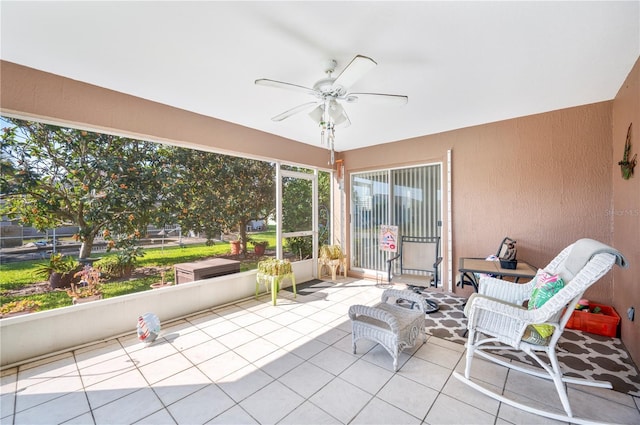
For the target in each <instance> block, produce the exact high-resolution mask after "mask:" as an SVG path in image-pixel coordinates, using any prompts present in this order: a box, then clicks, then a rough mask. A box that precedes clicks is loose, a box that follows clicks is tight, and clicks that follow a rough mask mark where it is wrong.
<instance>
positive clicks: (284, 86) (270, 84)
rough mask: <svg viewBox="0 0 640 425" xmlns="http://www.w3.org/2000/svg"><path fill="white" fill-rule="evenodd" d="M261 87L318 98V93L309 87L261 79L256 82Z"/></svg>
mask: <svg viewBox="0 0 640 425" xmlns="http://www.w3.org/2000/svg"><path fill="white" fill-rule="evenodd" d="M255 83H256V84H257V85H259V86H267V87H275V88H279V89H286V90H294V91H298V92H304V93H307V94H311V95H314V96H316V95H317V94H318V92H317V91H316V90H314V89H311V88H309V87H304V86H299V85H297V84H291V83H285V82H283V81H276V80H269V79H268V78H260V79H258V80H256V81H255Z"/></svg>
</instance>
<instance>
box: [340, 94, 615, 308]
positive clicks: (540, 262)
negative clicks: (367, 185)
mask: <svg viewBox="0 0 640 425" xmlns="http://www.w3.org/2000/svg"><path fill="white" fill-rule="evenodd" d="M611 108H612V104H611V102H603V103H597V104H593V105H586V106H581V107H576V108H570V109H563V110H559V111H554V112H548V113H544V114H539V115H532V116H527V117H523V118H517V119H512V120H507V121H501V122H497V123H491V124H486V125H481V126H476V127H470V128H465V129H460V130H455V131H451V132H447V133H442V134H437V135H432V136H424V137H420V138H416V139H413V140H405V141H401V142H396V143H390V144H385V145H379V146H375V147H371V148H368V149H360V150H354V151H349V152H345V153H344V155H343V158H344V161H345V165H346V167H347V169H348V171H349V172H352V171H356V170H361V169H375V168H383V167H388V166H389V165H390V164H393V165H407V164H415V163H421V162H430V161H433V160H437V159H440V160H444V158H445V157H446V151H447V150H448V149H451V151H452V166H451V168H452V211H453V213H452V235H453V237H452V240H453V243H452V245H453V270H454V273H455V270H456V268H457V264H458V258H459V257H473V256H478V257H484V256H487V255H489V254H492V253H495V251H496V249H497V246H498V244H499V243H500V241H501V240H502V238H503V237H504V236H510V237H512V238H514V239H516V240H517V241H518V258H520V259H522V260H525V261H528V262H529V263H531V264H533V265H535V266H537V267H544V266H545V265H546V264H548V263H549V261H550V260H551V259H552V258H553V257H555V256H556V254H558V252H560V250H562V249H563V248H564V247H566V246H567V245H568V244H570V243H572V242H574V241H575V240H577V239H580V238H584V237H589V238H593V239H597V240H600V241H602V242H604V243H607V244H608V243H611V225H610V221H611V220H610V217H609V214H608V210H609V208H610V202H611V179H610V175H611V169H612V164H611V159H610V158H611V155H612V146H611ZM347 193H348V192H347ZM444 193H445V194H446V193H447V191H446V189H445V190H444ZM347 205H348V203H347ZM445 205H446V202H445ZM443 234H445V235H446V230H445V231H443ZM445 248H446V247H445ZM443 251H445V252H446V249H444V250H443ZM453 277H454V281H455V275H454V276H453ZM611 282H612V279H611V275H608V276H606V277H605V278H603V279H602V281H600V282H599V283H598V284H597V285H595V286H594V287H592V289H591V290H590V293H589V296H590V297H591V298H592V299H593V300H594V301H595V300H597V301H600V302H602V303H611V301H612V299H611ZM471 291H472V288H471V287H465V289H464V291H460V290H459V288H458V292H461V293H464V294H469V293H471Z"/></svg>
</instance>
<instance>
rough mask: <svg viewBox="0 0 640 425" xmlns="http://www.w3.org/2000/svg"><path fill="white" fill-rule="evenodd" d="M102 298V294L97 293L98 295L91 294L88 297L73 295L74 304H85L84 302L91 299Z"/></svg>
mask: <svg viewBox="0 0 640 425" xmlns="http://www.w3.org/2000/svg"><path fill="white" fill-rule="evenodd" d="M101 299H102V294H97V295H90V296H88V297H73V301H72V303H73V305H76V304H84V303H88V302H91V301H97V300H101Z"/></svg>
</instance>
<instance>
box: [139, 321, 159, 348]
mask: <svg viewBox="0 0 640 425" xmlns="http://www.w3.org/2000/svg"><path fill="white" fill-rule="evenodd" d="M137 331H138V339H139V340H140V341H142V342H146V343H147V344H150V343H152V342H153V341H155V340H156V338H157V337H158V335H159V334H160V319H159V318H158V316H156V315H155V314H153V313H145V314H143V315H142V316H139V317H138V326H137Z"/></svg>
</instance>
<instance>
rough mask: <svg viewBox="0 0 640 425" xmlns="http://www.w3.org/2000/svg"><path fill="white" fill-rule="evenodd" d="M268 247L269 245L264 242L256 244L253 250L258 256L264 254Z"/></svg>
mask: <svg viewBox="0 0 640 425" xmlns="http://www.w3.org/2000/svg"><path fill="white" fill-rule="evenodd" d="M266 249H267V246H266V245H264V244H259V245H254V246H253V252H254V253H255V254H256V255H258V256H262V255H264V252H265V250H266Z"/></svg>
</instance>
